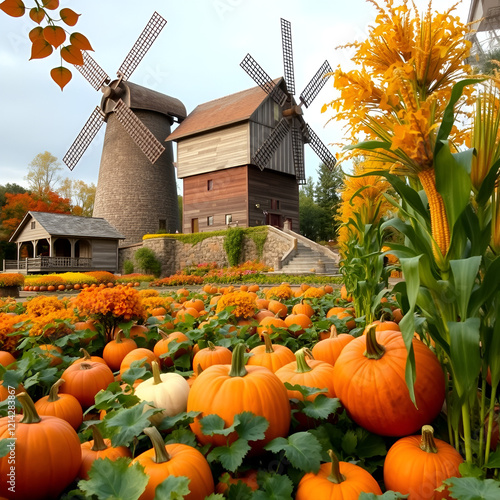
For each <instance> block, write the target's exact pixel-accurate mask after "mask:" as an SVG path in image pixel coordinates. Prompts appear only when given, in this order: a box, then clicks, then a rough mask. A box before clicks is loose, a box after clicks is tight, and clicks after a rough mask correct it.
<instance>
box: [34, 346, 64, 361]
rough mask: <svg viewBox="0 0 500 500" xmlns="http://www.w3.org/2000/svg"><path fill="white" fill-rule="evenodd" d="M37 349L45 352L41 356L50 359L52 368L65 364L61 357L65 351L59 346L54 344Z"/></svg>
mask: <svg viewBox="0 0 500 500" xmlns="http://www.w3.org/2000/svg"><path fill="white" fill-rule="evenodd" d="M37 347H38V349H40V350H42V351H43V353H41V356H43V357H44V358H48V359H50V366H57V365H60V364H61V363H62V362H63V360H62V357H61V356H62V352H63V351H62V349H61V348H60V347H59V346H56V345H53V344H40V345H39V346H37Z"/></svg>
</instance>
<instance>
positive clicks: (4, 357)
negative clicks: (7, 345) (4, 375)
mask: <svg viewBox="0 0 500 500" xmlns="http://www.w3.org/2000/svg"><path fill="white" fill-rule="evenodd" d="M15 361H16V358H15V357H14V356H12V354H11V353H10V352H8V351H0V365H2V366H5V367H7V366H9V365H10V364H12V363H14V362H15Z"/></svg>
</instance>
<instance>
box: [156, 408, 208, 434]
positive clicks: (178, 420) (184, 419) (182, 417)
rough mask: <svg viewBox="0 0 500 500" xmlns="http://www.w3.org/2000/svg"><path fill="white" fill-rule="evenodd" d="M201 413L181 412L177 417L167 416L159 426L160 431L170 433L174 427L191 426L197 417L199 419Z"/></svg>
mask: <svg viewBox="0 0 500 500" xmlns="http://www.w3.org/2000/svg"><path fill="white" fill-rule="evenodd" d="M200 413H201V412H200V411H189V412H185V411H184V412H181V413H178V414H177V415H172V416H171V417H169V416H166V417H165V418H164V419H163V420H162V421H161V423H160V425H159V426H158V430H160V431H168V430H169V429H171V428H172V427H175V426H176V425H178V424H184V425H188V424H190V423H191V422H192V421H193V419H194V418H195V417H197V416H198V415H199V414H200Z"/></svg>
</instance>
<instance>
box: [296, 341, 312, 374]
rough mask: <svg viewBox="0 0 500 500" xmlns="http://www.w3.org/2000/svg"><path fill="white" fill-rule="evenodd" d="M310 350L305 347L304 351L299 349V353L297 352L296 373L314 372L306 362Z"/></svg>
mask: <svg viewBox="0 0 500 500" xmlns="http://www.w3.org/2000/svg"><path fill="white" fill-rule="evenodd" d="M308 350H309V349H306V348H305V347H303V348H302V349H299V350H298V351H296V352H295V361H296V362H297V368H296V370H295V373H306V372H310V371H311V370H312V368H311V367H310V366H309V365H308V364H307V361H306V354H308V353H307V351H308ZM311 356H312V354H311Z"/></svg>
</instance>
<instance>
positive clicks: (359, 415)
mask: <svg viewBox="0 0 500 500" xmlns="http://www.w3.org/2000/svg"><path fill="white" fill-rule="evenodd" d="M375 326H376V325H370V326H369V328H368V332H367V334H366V335H362V336H360V337H358V338H356V339H354V340H353V341H351V342H350V343H349V344H347V345H346V346H345V347H344V349H343V350H342V352H341V353H340V356H339V357H338V359H337V362H336V363H335V366H334V367H333V369H334V372H333V378H334V380H335V392H336V394H337V397H338V398H339V399H340V401H341V402H342V404H343V405H344V407H345V408H346V410H347V411H348V413H349V415H350V416H351V418H352V419H353V420H354V421H355V422H356V423H357V424H358V425H360V426H361V427H364V428H365V429H367V430H368V431H370V432H373V433H375V434H380V435H383V436H394V437H400V436H407V435H409V434H412V433H415V432H417V431H418V430H419V429H420V428H421V427H422V425H424V424H427V423H430V422H432V421H433V420H434V419H435V418H436V417H437V416H438V414H439V412H440V410H441V407H442V405H443V402H444V397H445V381H444V375H443V370H442V368H441V365H440V363H439V361H438V359H437V357H436V355H435V354H434V353H433V352H432V351H431V350H430V349H429V348H428V347H427V346H426V345H425V344H423V343H422V342H421V341H420V340H418V339H413V340H412V344H413V351H414V355H415V368H416V374H417V375H416V380H415V385H414V391H415V400H416V406H415V405H414V404H413V402H412V400H411V398H410V394H409V391H408V387H407V385H406V380H405V370H406V360H407V351H406V346H405V343H404V340H403V336H402V334H401V332H400V331H389V330H386V331H382V332H376V331H375ZM367 408H369V411H367Z"/></svg>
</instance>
